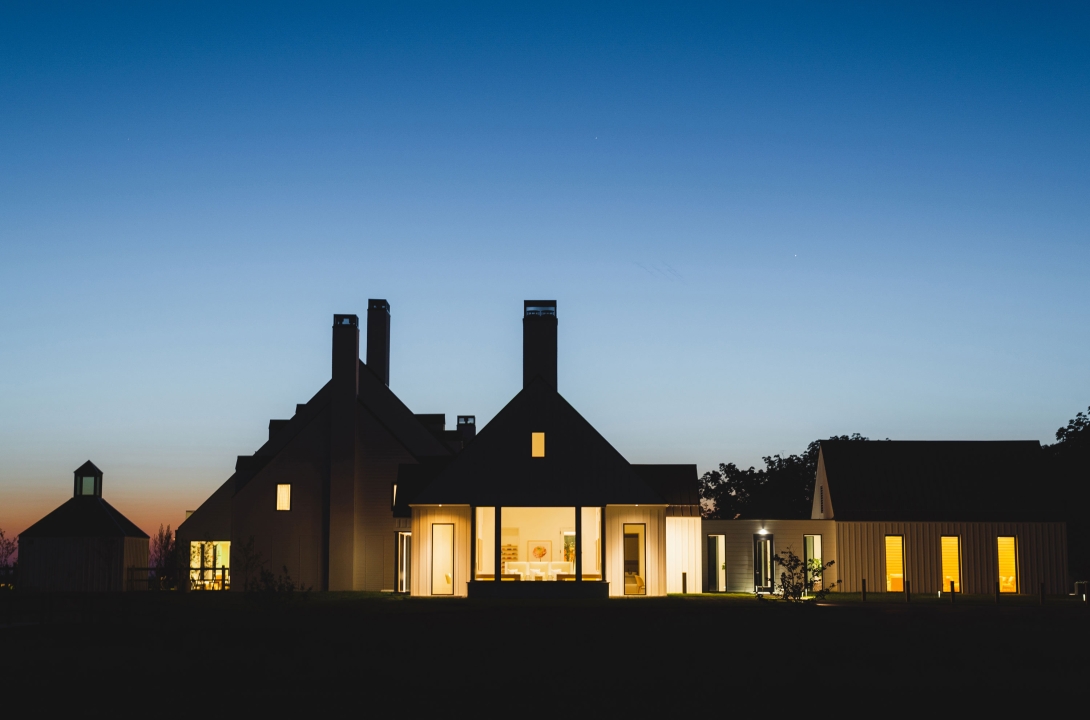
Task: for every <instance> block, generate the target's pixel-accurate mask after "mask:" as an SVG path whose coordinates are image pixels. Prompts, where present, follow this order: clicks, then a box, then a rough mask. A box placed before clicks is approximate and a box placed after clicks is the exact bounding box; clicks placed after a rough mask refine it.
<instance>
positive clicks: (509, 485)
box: [413, 378, 665, 507]
mask: <svg viewBox="0 0 1090 720" xmlns="http://www.w3.org/2000/svg"><path fill="white" fill-rule="evenodd" d="M534 432H544V433H545V457H542V458H533V457H531V456H530V436H531V433H534ZM413 502H414V504H436V503H451V504H471V505H482V506H511V507H516V506H523V507H533V506H553V507H558V506H559V507H571V506H577V505H582V506H601V505H607V504H636V503H646V504H648V505H655V504H664V503H665V501H664V500H663V498H662V497H661V496H660V495H659V494H658V493H657V492H655V490H653V489H652V488H651V487H650V486H649V485H648V484H647V483H646V482H645V481H644V480H643V479H642V478H641V477H640V476H639V475H638V474H637V473H636V471H635V470H633V469H632V466H631V465H629V464H628V461H627V460H625V459H624V457H622V456H621V454H620V453H619V452H617V450H615V449H614V448H613V446H612V445H610V444H609V443H608V442H607V441H606V439H605V438H604V437H602V436H601V435H600V434H599V433H598V431H597V430H595V429H594V428H593V427H592V426H591V424H590V423H589V422H587V421H586V420H585V419H584V418H583V416H582V415H580V414H579V413H578V412H576V410H575V408H573V407H572V406H571V405H570V404H569V403H568V401H567V400H565V399H564V398H563V397H561V396H560V394H559V393H557V392H556V390H554V389H552V388H551V387H549V385H548V383H546V382H545V381H544V380H541V379H540V378H537V379H535V380H533V381H531V382H530V384H529V386H527V387H526V388H524V389H523V390H522V391H521V392H520V393H519V394H518V395H516V396H515V397H514V398H513V399H512V400H511V402H509V403H508V404H507V405H506V406H505V407H504V408H503V409H502V410H500V412H499V413H498V414H497V415H496V416H495V417H494V418H493V419H492V421H491V422H489V423H488V425H486V426H485V427H484V428H483V429H482V430H481V431H480V432H479V433H477V437H476V438H474V440H473V441H472V442H471V443H469V445H468V446H467V447H466V448H465V449H464V450H462V452H461V453H460V454H459V455H458V456H457V457H456V458H454V459H453V460H452V461H451V462H450V464H449V465H447V467H446V468H445V469H444V470H443V471H442V472H441V473H440V474H439V476H438V477H437V478H436V479H435V480H434V481H432V482H431V483H430V484H429V485H428V486H427V487H425V488H424V489H422V490H421V491H420V492H419V493H418V494H417V495H416V497H415V498H414V500H413Z"/></svg>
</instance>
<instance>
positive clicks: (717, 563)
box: [708, 535, 727, 592]
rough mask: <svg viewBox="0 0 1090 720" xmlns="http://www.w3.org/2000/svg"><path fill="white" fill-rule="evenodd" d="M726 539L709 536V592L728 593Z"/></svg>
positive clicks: (718, 536) (719, 536)
mask: <svg viewBox="0 0 1090 720" xmlns="http://www.w3.org/2000/svg"><path fill="white" fill-rule="evenodd" d="M726 557H727V549H726V537H725V536H723V535H709V536H708V592H726V591H727V569H726V567H724V565H725V564H726Z"/></svg>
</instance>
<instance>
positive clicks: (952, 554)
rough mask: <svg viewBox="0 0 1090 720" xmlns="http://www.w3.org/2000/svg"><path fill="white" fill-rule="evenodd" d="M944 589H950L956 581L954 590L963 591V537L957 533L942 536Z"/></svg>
mask: <svg viewBox="0 0 1090 720" xmlns="http://www.w3.org/2000/svg"><path fill="white" fill-rule="evenodd" d="M941 540H942V589H943V590H949V589H950V582H951V581H953V583H954V592H961V538H959V537H958V536H957V535H943V536H942V538H941Z"/></svg>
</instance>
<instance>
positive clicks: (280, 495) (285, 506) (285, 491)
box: [276, 484, 291, 510]
mask: <svg viewBox="0 0 1090 720" xmlns="http://www.w3.org/2000/svg"><path fill="white" fill-rule="evenodd" d="M276 509H277V510H291V485H287V484H284V485H277V486H276Z"/></svg>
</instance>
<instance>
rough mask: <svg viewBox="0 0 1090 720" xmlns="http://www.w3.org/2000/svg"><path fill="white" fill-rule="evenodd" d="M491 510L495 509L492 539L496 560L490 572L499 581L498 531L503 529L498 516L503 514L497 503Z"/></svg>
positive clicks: (500, 570)
mask: <svg viewBox="0 0 1090 720" xmlns="http://www.w3.org/2000/svg"><path fill="white" fill-rule="evenodd" d="M493 510H494V511H495V513H494V514H495V515H496V537H495V539H494V543H495V552H496V562H495V564H494V565H493V566H492V574H493V575H494V577H493V579H494V580H495V581H496V582H499V581H500V580H501V578H500V575H501V574H502V572H503V571H502V569H501V568H500V533H501V532H502V531H503V528H502V527H500V516H501V515H502V514H503V508H501V507H500V506H499V505H497V506H496V507H494V508H493Z"/></svg>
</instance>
